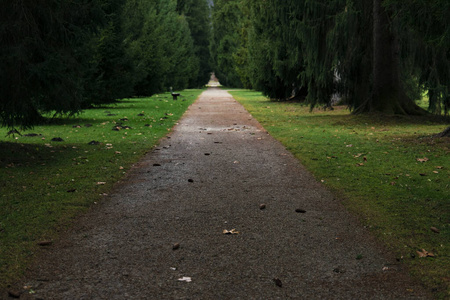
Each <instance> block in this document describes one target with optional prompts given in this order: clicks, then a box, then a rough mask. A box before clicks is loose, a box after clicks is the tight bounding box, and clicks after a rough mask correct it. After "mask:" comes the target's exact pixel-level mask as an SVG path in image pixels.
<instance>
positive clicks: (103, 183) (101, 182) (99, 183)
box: [97, 181, 106, 185]
mask: <svg viewBox="0 0 450 300" xmlns="http://www.w3.org/2000/svg"><path fill="white" fill-rule="evenodd" d="M105 184H106V182H103V181H99V182H97V185H105Z"/></svg>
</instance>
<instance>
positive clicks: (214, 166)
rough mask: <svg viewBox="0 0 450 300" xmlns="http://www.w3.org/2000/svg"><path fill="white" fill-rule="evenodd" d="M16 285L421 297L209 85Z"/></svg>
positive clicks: (72, 295) (127, 295) (43, 290)
mask: <svg viewBox="0 0 450 300" xmlns="http://www.w3.org/2000/svg"><path fill="white" fill-rule="evenodd" d="M261 204H265V206H266V207H265V209H260V205H261ZM296 210H297V211H298V212H296ZM232 229H235V230H236V231H238V232H239V233H238V234H229V235H227V234H223V230H232ZM174 244H177V245H176V246H175V248H177V247H178V248H177V249H173V248H174ZM24 284H29V285H31V286H33V290H34V291H35V292H36V293H35V294H33V295H22V298H23V299H26V298H30V299H416V298H417V299H425V296H423V294H421V292H420V290H418V289H417V286H416V285H414V284H413V283H412V282H411V280H410V279H409V277H408V276H406V275H405V272H404V271H403V270H401V266H399V265H397V264H396V261H395V259H391V258H389V257H388V255H386V254H385V253H384V250H383V249H382V248H381V247H378V246H377V245H376V241H375V240H374V239H373V238H371V236H370V235H369V234H368V233H367V232H366V230H365V229H364V228H363V227H362V226H360V225H359V224H358V223H357V222H356V221H355V220H354V218H352V217H351V216H350V215H349V214H348V213H347V212H346V211H345V209H344V208H343V207H342V205H341V204H340V202H339V200H338V199H335V198H334V197H333V195H332V194H330V193H329V192H327V191H326V190H325V189H324V188H323V187H322V186H321V185H320V184H318V183H317V182H316V181H315V180H314V179H313V178H312V176H311V175H309V174H308V173H307V172H306V171H305V170H304V168H303V167H302V166H301V165H300V164H299V163H298V161H297V160H296V159H295V158H294V157H292V155H291V154H290V153H289V152H288V151H286V150H285V148H284V147H283V146H282V145H281V144H279V143H278V142H276V141H275V140H274V139H273V138H271V137H270V136H269V135H268V134H267V133H266V131H265V130H264V129H263V128H262V127H261V126H260V125H259V124H258V123H257V122H256V121H255V120H254V119H253V118H252V117H251V116H250V115H249V113H248V112H247V111H245V110H244V108H243V107H242V106H241V105H240V104H239V103H237V102H236V101H235V100H234V99H233V98H232V97H231V96H230V95H229V94H228V93H227V92H225V91H222V90H219V89H209V90H207V91H205V92H204V93H203V94H202V95H201V96H200V98H199V99H198V100H197V102H196V103H195V104H194V105H192V106H191V107H190V109H189V110H188V112H187V113H186V114H185V116H184V117H183V119H182V120H180V123H179V124H178V125H177V126H176V127H175V130H174V131H173V133H172V134H171V135H170V138H167V139H165V140H163V141H162V143H161V145H160V146H159V147H157V148H156V149H155V150H154V151H153V152H152V153H149V154H148V155H147V156H146V157H145V158H144V159H143V160H142V161H141V162H140V163H139V164H138V165H137V166H136V168H135V169H134V170H133V171H132V172H131V173H130V174H129V176H128V178H127V179H126V180H125V182H123V183H122V184H120V185H118V186H117V187H116V190H115V192H114V193H113V194H111V195H110V196H109V197H108V198H107V199H106V200H105V201H104V202H103V203H102V204H100V205H98V206H97V207H95V208H94V209H93V210H92V211H90V212H89V213H88V214H87V215H86V216H84V217H82V218H81V219H80V220H79V222H78V223H77V224H76V225H75V226H74V228H73V229H72V230H71V232H69V233H68V234H67V235H66V236H65V237H64V238H63V239H62V240H60V241H58V242H57V243H55V244H54V245H53V246H51V247H49V248H48V250H47V253H46V255H45V257H44V258H43V259H42V261H41V262H40V263H39V265H37V266H36V268H35V269H34V270H33V271H32V272H31V274H30V279H29V280H28V282H26V283H24Z"/></svg>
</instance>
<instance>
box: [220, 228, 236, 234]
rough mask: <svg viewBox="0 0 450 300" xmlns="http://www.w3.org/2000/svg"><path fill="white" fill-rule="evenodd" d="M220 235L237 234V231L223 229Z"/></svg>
mask: <svg viewBox="0 0 450 300" xmlns="http://www.w3.org/2000/svg"><path fill="white" fill-rule="evenodd" d="M222 233H223V234H239V231H237V230H236V229H234V228H233V229H231V230H227V229H224V230H223V231H222Z"/></svg>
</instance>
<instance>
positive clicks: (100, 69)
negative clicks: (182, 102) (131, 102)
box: [0, 0, 450, 128]
mask: <svg viewBox="0 0 450 300" xmlns="http://www.w3.org/2000/svg"><path fill="white" fill-rule="evenodd" d="M449 15H450V1H448V0H430V1H423V0H409V1H401V0H284V1H277V0H90V1H86V0H33V1H32V0H14V1H12V0H4V1H1V2H0V20H1V21H0V41H1V47H0V97H1V98H0V125H1V126H5V127H9V128H29V127H32V126H33V125H35V124H38V123H39V122H42V120H43V115H48V114H49V113H51V114H53V115H55V116H58V115H71V114H76V113H78V112H80V111H81V110H83V109H85V108H88V107H91V106H95V105H102V104H106V103H111V102H114V101H117V100H118V99H121V98H125V97H132V96H150V95H152V94H154V93H158V92H162V91H168V90H169V88H170V87H173V89H174V90H181V89H184V88H188V87H201V86H203V85H204V84H205V83H206V82H207V81H208V79H209V75H210V72H211V71H215V73H216V76H217V77H218V78H219V80H220V81H221V83H222V84H223V85H226V86H231V87H246V88H253V89H255V90H259V91H262V92H263V93H264V94H265V95H266V96H268V97H270V98H272V99H278V100H283V99H289V98H292V97H294V98H296V99H302V100H304V101H306V102H307V103H309V104H311V105H312V106H316V105H320V106H323V105H330V104H331V99H332V98H333V97H332V96H336V95H337V96H339V98H340V99H342V101H343V103H346V104H347V105H348V106H349V108H350V109H351V110H352V112H354V113H367V112H382V113H388V114H414V115H420V114H424V113H426V111H425V110H423V109H421V108H419V107H418V106H417V105H416V103H415V100H417V99H419V98H421V97H422V96H423V95H425V94H426V95H427V96H428V97H429V99H430V101H429V108H428V111H429V112H431V113H435V114H444V115H449V111H450V93H449V87H450V24H449V23H450V18H449V17H448V16H449ZM334 98H336V97H334Z"/></svg>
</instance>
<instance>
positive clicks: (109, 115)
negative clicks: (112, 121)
mask: <svg viewBox="0 0 450 300" xmlns="http://www.w3.org/2000/svg"><path fill="white" fill-rule="evenodd" d="M106 116H107V117H114V116H116V114H107V115H106Z"/></svg>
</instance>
